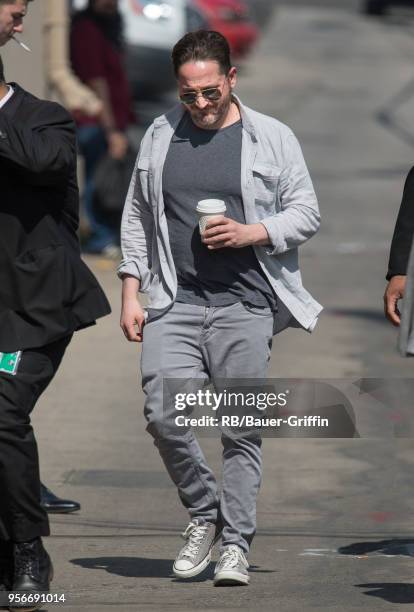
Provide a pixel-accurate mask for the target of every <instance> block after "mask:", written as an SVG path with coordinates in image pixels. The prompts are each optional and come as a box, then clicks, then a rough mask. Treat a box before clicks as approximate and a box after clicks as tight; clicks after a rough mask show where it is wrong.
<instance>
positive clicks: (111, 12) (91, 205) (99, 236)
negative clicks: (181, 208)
mask: <svg viewBox="0 0 414 612" xmlns="http://www.w3.org/2000/svg"><path fill="white" fill-rule="evenodd" d="M71 61H72V67H73V70H74V72H75V74H76V75H77V76H78V77H79V78H80V79H81V81H83V82H84V83H86V84H87V85H88V86H89V87H91V89H93V90H94V92H95V93H96V94H97V96H98V97H99V99H100V100H101V102H102V105H103V110H102V113H101V115H100V116H99V117H87V116H84V115H80V114H77V115H76V117H75V119H76V123H77V126H78V141H79V148H80V151H81V153H82V155H83V157H84V160H85V191H84V202H85V212H86V216H87V220H88V222H89V225H90V230H91V237H90V239H89V240H88V242H87V244H86V245H85V250H87V251H89V252H94V253H103V254H108V255H111V253H113V252H116V249H114V247H116V245H117V244H118V233H119V227H118V226H116V225H115V226H114V224H113V220H112V219H110V218H108V217H107V216H105V215H104V214H103V213H102V211H99V209H97V207H96V202H95V200H94V193H95V186H94V173H95V170H96V167H97V165H98V163H99V161H100V160H101V159H102V158H103V156H104V155H105V154H106V153H107V152H108V153H109V155H110V156H111V157H113V158H115V159H123V158H124V157H125V155H126V152H127V148H128V140H127V136H126V129H127V127H128V125H129V124H131V123H133V122H134V114H133V111H132V99H131V95H130V90H129V84H128V81H127V77H126V72H125V69H124V66H123V30H122V17H121V15H120V13H119V11H118V0H90V1H89V6H88V8H87V9H86V10H84V11H81V12H79V13H76V14H75V15H74V18H73V23H72V32H71Z"/></svg>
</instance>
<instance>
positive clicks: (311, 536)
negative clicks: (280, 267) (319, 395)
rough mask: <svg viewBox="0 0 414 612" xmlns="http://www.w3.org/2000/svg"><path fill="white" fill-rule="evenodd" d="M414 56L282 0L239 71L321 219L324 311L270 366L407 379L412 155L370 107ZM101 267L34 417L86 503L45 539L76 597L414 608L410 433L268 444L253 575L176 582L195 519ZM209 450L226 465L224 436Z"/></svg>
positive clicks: (53, 470)
mask: <svg viewBox="0 0 414 612" xmlns="http://www.w3.org/2000/svg"><path fill="white" fill-rule="evenodd" d="M412 52H413V43H412V40H411V41H410V40H409V39H408V38H407V36H406V34H404V32H400V31H399V30H398V29H394V30H392V31H388V30H386V26H385V25H384V24H382V23H376V22H371V21H369V22H368V21H367V20H363V19H362V18H361V17H360V16H358V15H357V14H352V13H351V12H345V11H339V10H338V11H329V10H328V9H326V8H325V9H319V10H317V9H311V8H306V7H305V8H290V7H285V8H283V9H281V10H280V12H279V14H278V16H277V19H276V20H275V22H274V24H272V25H271V27H270V28H269V31H268V34H267V37H266V39H265V40H264V41H263V44H262V46H261V47H260V49H258V51H257V54H256V55H255V56H254V57H253V58H252V60H251V62H249V64H248V66H247V67H246V68H245V70H244V73H243V75H242V77H241V79H240V88H239V92H240V94H241V96H242V98H243V99H244V100H245V101H246V102H247V103H248V104H251V105H253V106H255V107H256V108H258V109H261V110H263V111H264V112H269V113H274V114H276V115H277V116H279V118H281V119H282V120H283V121H286V122H287V123H289V124H291V125H292V127H293V128H294V129H295V131H296V132H297V133H298V136H299V138H300V140H301V142H302V143H303V145H304V150H305V156H306V159H307V160H308V163H309V166H310V169H311V174H312V176H314V178H315V184H316V187H317V191H318V193H319V196H320V200H321V207H322V212H323V215H324V224H323V227H322V230H321V233H320V234H319V236H317V237H316V238H315V239H314V240H313V241H312V242H311V243H310V244H309V247H306V249H305V250H304V253H303V256H302V266H303V272H304V279H305V284H306V286H307V287H309V289H310V290H311V291H312V293H313V294H314V295H315V297H317V298H318V299H319V300H320V301H321V302H322V303H323V304H325V305H326V307H327V309H326V312H325V314H324V316H323V317H322V319H321V323H320V326H319V328H318V329H317V331H316V332H315V333H314V334H312V335H308V334H306V333H304V332H300V331H296V330H293V331H291V332H289V333H285V334H282V335H281V336H280V337H278V338H277V339H276V340H275V343H274V349H273V358H272V366H271V375H273V376H281V377H306V376H314V377H323V378H326V377H356V378H359V377H363V376H384V375H388V376H411V372H412V367H413V366H412V361H410V360H404V359H402V358H400V357H399V356H398V354H397V353H396V351H395V342H396V335H395V330H394V329H392V328H391V327H389V326H387V325H386V324H385V322H384V321H383V318H382V313H381V295H382V291H383V288H384V270H385V266H386V258H387V248H388V244H389V239H390V235H391V231H392V226H393V223H394V219H395V215H396V212H397V209H398V205H399V199H400V195H401V190H402V181H403V178H404V174H405V172H406V170H407V169H408V167H409V165H410V163H411V159H412V150H411V148H410V147H409V146H408V145H407V143H405V142H402V141H401V140H399V139H398V138H397V136H395V135H392V134H390V133H388V132H387V131H386V130H384V129H383V127H382V126H381V125H379V124H378V123H377V122H376V119H375V110H376V108H378V107H381V105H382V104H383V103H385V102H386V101H387V100H388V99H389V98H390V97H391V96H392V95H393V93H394V92H395V91H397V90H398V88H399V87H402V86H403V84H404V81H405V79H406V78H408V77H409V75H410V74H411V72H412ZM259 70H260V71H261V72H260V74H259ZM88 263H90V265H91V266H92V268H93V269H94V271H95V272H96V273H97V274H98V276H99V278H100V279H101V281H102V283H103V285H104V287H105V289H106V291H107V293H108V296H109V298H110V300H111V303H112V306H113V315H112V316H111V317H107V318H106V319H105V320H102V321H100V322H99V324H98V325H97V326H96V327H95V328H93V329H89V330H86V331H83V332H81V333H79V334H77V336H76V338H75V339H74V341H73V343H72V345H71V347H70V348H69V351H68V354H67V357H66V359H65V360H64V363H63V365H62V368H61V371H60V372H59V374H58V376H57V378H56V380H55V382H54V384H53V385H52V387H51V388H50V390H49V391H48V393H47V394H46V395H45V397H44V399H43V401H42V402H41V404H40V405H39V406H38V407H37V410H36V414H35V415H34V423H35V426H36V430H37V435H38V440H39V449H40V457H41V467H42V475H43V479H44V481H45V483H46V484H48V485H49V486H50V487H51V488H52V489H53V490H54V491H55V492H56V493H58V494H61V495H64V496H67V497H72V498H74V499H76V500H79V501H80V502H81V503H82V511H81V512H80V513H78V514H77V515H68V516H55V517H52V520H51V524H52V533H53V535H52V537H51V538H50V539H49V540H48V541H47V547H48V549H49V551H50V552H51V555H52V557H53V559H54V563H55V568H56V572H55V581H54V585H53V586H54V589H55V592H58V593H61V592H63V593H65V594H66V596H67V600H68V603H67V605H66V607H65V609H67V610H73V611H74V612H81V611H84V610H85V611H94V612H95V611H96V612H98V611H99V612H101V611H102V610H105V609H120V610H122V611H124V610H125V611H127V610H128V611H135V610H157V611H158V610H162V609H171V610H175V609H177V610H180V611H181V610H186V611H192V610H195V609H202V610H204V611H207V610H215V611H216V610H253V609H257V608H258V607H260V608H261V609H263V610H269V611H270V610H275V609H277V610H278V611H280V612H297V611H298V610H326V611H329V612H336V611H338V612H339V611H340V612H343V611H344V610H358V611H359V610H362V609H363V610H369V611H372V612H380V611H382V610H387V611H394V610H396V609H397V606H398V604H405V605H406V606H407V604H408V605H409V604H414V581H413V579H412V576H413V567H414V565H413V563H414V560H412V559H411V558H410V557H411V556H413V554H414V548H413V547H414V522H413V519H412V509H413V501H414V500H413V494H412V474H413V467H414V466H413V454H412V441H411V440H410V439H406V440H398V441H395V440H389V439H372V440H368V439H364V438H361V439H352V440H311V439H306V440H287V439H284V440H274V439H273V440H265V443H264V459H265V470H264V478H263V486H262V490H261V493H260V497H259V502H258V526H259V529H258V534H257V537H256V540H255V542H254V546H253V549H252V552H251V557H250V562H251V564H252V573H251V584H250V586H249V587H248V588H214V587H213V585H212V580H211V575H212V574H211V572H212V568H213V566H211V567H210V568H209V569H208V571H206V573H205V574H203V575H202V576H200V577H197V578H196V579H193V580H190V581H188V582H181V581H178V580H176V579H175V578H174V577H173V576H172V573H171V567H172V561H173V559H174V557H175V554H176V552H177V550H178V549H179V547H180V546H181V544H182V540H181V539H180V537H179V534H180V532H181V531H182V530H183V528H184V527H185V526H186V524H187V516H186V514H185V512H184V511H183V509H182V507H181V505H180V503H179V501H178V498H177V495H176V492H175V489H174V488H173V487H172V486H171V484H170V481H169V479H168V477H167V475H166V473H165V470H164V468H163V465H162V464H161V461H160V459H159V456H158V452H157V450H156V449H155V448H154V447H153V445H152V439H151V438H150V436H149V435H148V434H146V433H145V421H144V418H143V416H142V407H143V395H142V392H141V390H140V381H139V379H138V367H139V347H137V346H135V345H130V344H128V343H127V342H126V341H125V340H124V339H123V336H122V334H121V332H120V330H119V328H118V319H119V290H120V283H119V281H118V280H117V279H116V278H115V275H114V269H113V265H112V264H111V263H108V262H102V261H100V260H98V259H93V258H90V259H88ZM202 445H203V447H204V449H205V452H206V455H207V459H208V461H209V462H210V463H211V465H212V467H213V468H214V469H215V470H216V472H217V473H218V474H219V473H220V463H221V460H220V456H221V449H220V443H219V440H217V439H214V438H212V439H211V438H210V439H206V438H204V439H203V440H202ZM411 536H412V537H411ZM49 609H52V608H51V607H50V608H49Z"/></svg>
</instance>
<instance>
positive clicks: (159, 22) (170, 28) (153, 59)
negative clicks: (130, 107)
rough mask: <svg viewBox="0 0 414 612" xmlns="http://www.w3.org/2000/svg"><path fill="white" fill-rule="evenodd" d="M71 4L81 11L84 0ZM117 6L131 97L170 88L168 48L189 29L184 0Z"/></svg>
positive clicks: (126, 0)
mask: <svg viewBox="0 0 414 612" xmlns="http://www.w3.org/2000/svg"><path fill="white" fill-rule="evenodd" d="M72 5H73V9H75V10H82V9H83V8H85V7H86V5H87V0H73V3H72ZM119 9H120V11H121V14H122V16H123V17H124V31H125V39H126V43H127V49H126V69H127V73H128V77H129V81H130V84H131V89H132V93H133V95H134V98H135V99H141V98H148V97H154V96H159V95H161V94H163V93H165V92H167V91H169V90H171V89H172V88H173V87H174V86H175V79H174V74H173V71H172V69H171V49H172V47H173V45H174V44H175V43H176V42H177V40H178V39H179V38H181V36H183V35H184V34H185V32H186V31H187V30H188V27H187V20H188V19H189V12H188V10H187V3H186V0H119ZM193 18H194V19H195V17H194V15H193Z"/></svg>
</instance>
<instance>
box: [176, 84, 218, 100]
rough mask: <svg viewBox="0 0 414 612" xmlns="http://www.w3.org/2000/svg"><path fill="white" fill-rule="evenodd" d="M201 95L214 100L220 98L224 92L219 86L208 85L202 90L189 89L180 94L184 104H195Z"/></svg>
mask: <svg viewBox="0 0 414 612" xmlns="http://www.w3.org/2000/svg"><path fill="white" fill-rule="evenodd" d="M199 95H201V96H203V98H204V99H205V100H210V101H214V100H219V99H220V98H221V96H222V95H223V94H222V92H221V91H220V89H219V88H218V87H208V88H207V89H202V90H201V91H200V92H197V91H188V92H186V93H183V94H181V95H180V100H181V102H182V103H183V104H194V102H195V101H196V100H197V98H198V96H199Z"/></svg>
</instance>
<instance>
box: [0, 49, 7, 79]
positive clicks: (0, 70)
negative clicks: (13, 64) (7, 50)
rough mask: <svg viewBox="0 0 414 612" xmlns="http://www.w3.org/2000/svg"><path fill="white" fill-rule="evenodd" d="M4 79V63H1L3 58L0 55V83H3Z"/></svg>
mask: <svg viewBox="0 0 414 612" xmlns="http://www.w3.org/2000/svg"><path fill="white" fill-rule="evenodd" d="M5 81H6V79H5V76H4V65H3V60H2V59H1V55H0V83H5Z"/></svg>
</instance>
